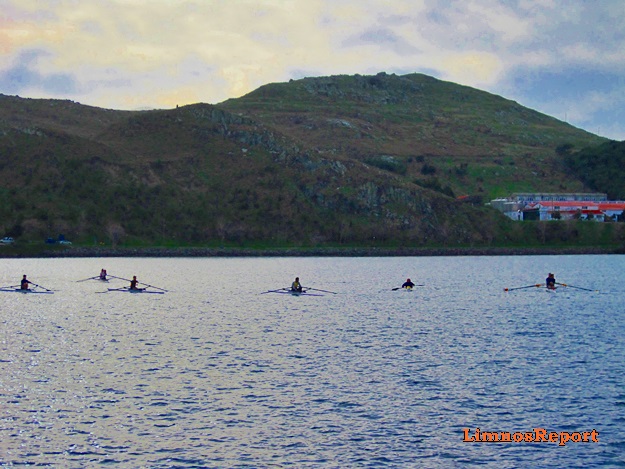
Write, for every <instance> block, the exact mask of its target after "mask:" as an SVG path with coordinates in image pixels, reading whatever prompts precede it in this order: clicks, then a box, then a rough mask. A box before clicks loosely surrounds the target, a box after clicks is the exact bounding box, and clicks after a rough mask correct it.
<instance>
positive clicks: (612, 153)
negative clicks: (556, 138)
mask: <svg viewBox="0 0 625 469" xmlns="http://www.w3.org/2000/svg"><path fill="white" fill-rule="evenodd" d="M558 152H559V153H560V154H562V155H565V161H566V164H567V165H568V166H569V167H570V168H571V170H573V172H574V173H575V174H576V175H577V176H578V177H579V179H581V180H582V181H583V182H584V183H585V184H587V185H588V187H590V188H591V189H592V190H595V191H600V192H605V193H607V194H608V198H609V199H611V200H625V184H623V181H625V142H615V141H610V142H606V143H603V144H601V145H597V146H593V147H588V148H584V149H583V150H581V151H579V152H572V148H571V147H569V146H564V147H560V148H558Z"/></svg>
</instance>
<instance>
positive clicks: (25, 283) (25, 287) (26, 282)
mask: <svg viewBox="0 0 625 469" xmlns="http://www.w3.org/2000/svg"><path fill="white" fill-rule="evenodd" d="M29 285H30V280H28V279H27V278H26V274H24V276H23V277H22V281H21V282H20V289H22V290H30V288H28V286H29Z"/></svg>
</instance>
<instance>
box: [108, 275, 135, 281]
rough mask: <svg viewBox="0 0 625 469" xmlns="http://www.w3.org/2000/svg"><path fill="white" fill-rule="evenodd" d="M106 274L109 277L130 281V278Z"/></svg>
mask: <svg viewBox="0 0 625 469" xmlns="http://www.w3.org/2000/svg"><path fill="white" fill-rule="evenodd" d="M108 276H109V277H111V278H116V279H118V280H125V281H126V282H131V280H130V279H128V278H123V277H115V275H108Z"/></svg>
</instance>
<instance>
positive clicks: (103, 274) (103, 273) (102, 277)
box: [100, 269, 106, 280]
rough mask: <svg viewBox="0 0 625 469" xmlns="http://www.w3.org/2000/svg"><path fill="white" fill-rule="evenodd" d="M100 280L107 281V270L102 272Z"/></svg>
mask: <svg viewBox="0 0 625 469" xmlns="http://www.w3.org/2000/svg"><path fill="white" fill-rule="evenodd" d="M100 280H106V269H102V270H101V271H100Z"/></svg>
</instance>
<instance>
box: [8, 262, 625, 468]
mask: <svg viewBox="0 0 625 469" xmlns="http://www.w3.org/2000/svg"><path fill="white" fill-rule="evenodd" d="M624 264H625V257H623V256H540V257H457V258H443V257H434V258H421V257H417V258H276V259H264V258H263V259H111V258H108V259H46V260H41V259H37V260H35V259H18V260H3V261H2V271H1V272H0V284H1V285H14V284H16V283H18V281H19V279H20V278H21V276H22V274H24V273H25V274H28V276H29V278H30V279H31V280H32V281H34V282H36V283H38V284H39V285H42V286H44V287H47V288H50V289H54V290H56V291H55V294H54V295H22V294H17V293H0V324H1V326H2V328H1V329H0V463H1V465H2V466H10V465H16V466H17V465H39V466H52V467H63V468H83V467H98V466H104V465H105V466H109V467H150V468H178V467H180V468H188V467H211V468H251V467H254V468H261V467H262V468H265V467H291V468H317V467H319V468H321V467H323V468H326V467H328V468H349V467H358V468H361V467H402V468H410V467H415V468H416V467H419V468H421V467H425V468H429V467H432V468H436V467H467V466H469V467H470V466H483V467H496V468H506V467H510V468H512V467H558V468H559V467H622V466H625V430H624V424H625V417H624V410H625V378H624V376H625V360H624V355H625V347H624V345H625V344H624V342H625V320H624V319H625V318H624V308H623V296H624V293H625V287H624V286H623V274H622V272H623V268H624V267H625V265H624ZM101 268H106V269H107V270H108V271H109V273H110V274H112V275H116V276H119V277H125V278H129V277H130V276H132V275H137V276H138V278H139V280H140V281H143V282H146V283H149V284H151V285H154V286H158V287H162V288H166V289H168V290H170V291H169V292H168V293H166V294H165V295H131V294H127V293H115V292H111V293H100V292H102V291H105V290H106V288H105V287H106V285H103V284H101V283H99V282H95V281H89V282H82V283H76V280H80V279H84V278H87V277H91V276H94V275H97V274H98V273H99V271H100V269H101ZM548 272H554V273H555V274H556V279H557V280H558V281H559V282H562V283H569V284H571V285H575V286H579V287H583V288H589V289H591V290H600V291H599V292H595V291H593V292H588V291H584V290H580V289H574V288H570V287H569V288H559V289H558V290H557V291H556V292H555V293H551V292H547V291H545V290H544V289H543V288H529V289H525V290H517V291H511V292H507V293H506V292H504V291H503V290H504V288H506V287H509V288H511V287H517V286H525V285H530V284H533V283H541V282H543V281H544V278H545V277H546V274H547V273H548ZM295 276H299V277H300V278H301V280H302V283H303V284H304V285H306V286H311V287H315V288H318V289H323V290H329V291H335V292H338V294H336V295H334V294H325V295H324V296H321V297H305V296H302V297H292V296H290V295H279V294H275V293H268V294H260V292H264V291H267V290H272V289H276V288H280V287H286V286H287V285H289V284H290V282H291V281H292V280H293V278H294V277H295ZM406 277H411V278H412V280H413V281H414V282H415V283H417V284H425V286H424V287H416V288H415V291H413V292H404V291H392V290H391V289H392V288H393V287H397V286H400V285H401V283H402V282H403V281H404V280H405V279H406ZM125 285H126V282H119V283H116V284H112V285H109V286H111V287H115V286H125ZM476 427H479V428H480V429H481V430H482V431H491V432H493V431H506V432H528V431H532V430H533V429H534V428H545V429H547V430H548V431H558V432H562V431H567V432H578V431H579V432H583V431H592V430H593V429H595V430H597V431H598V432H599V443H568V444H567V445H566V446H564V447H562V446H559V445H558V444H557V443H556V444H554V443H467V442H463V441H462V440H463V429H464V428H469V429H470V431H471V434H473V431H474V430H475V428H476Z"/></svg>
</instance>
